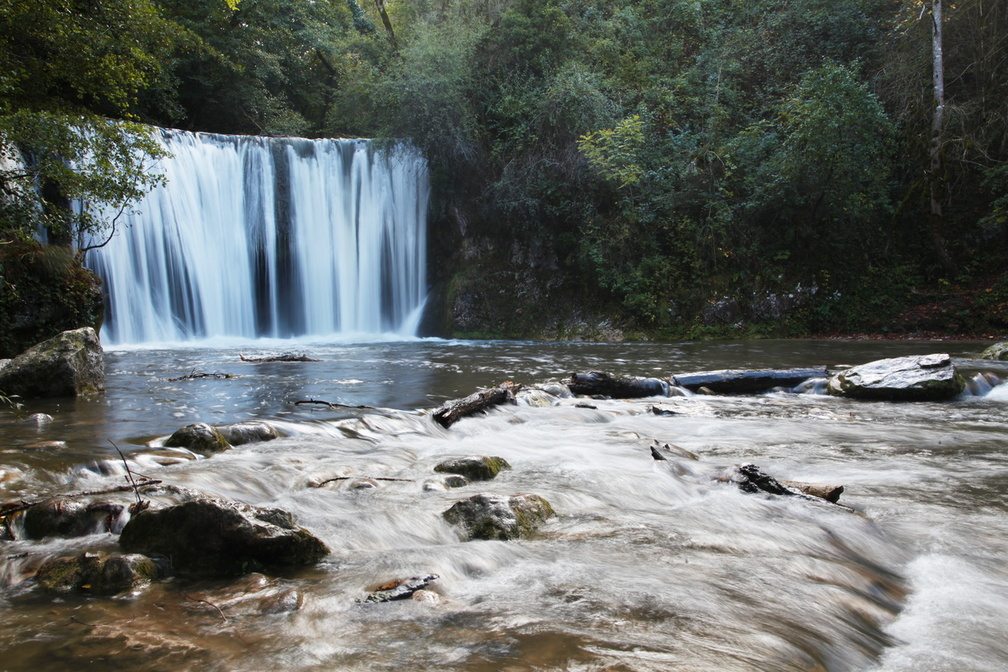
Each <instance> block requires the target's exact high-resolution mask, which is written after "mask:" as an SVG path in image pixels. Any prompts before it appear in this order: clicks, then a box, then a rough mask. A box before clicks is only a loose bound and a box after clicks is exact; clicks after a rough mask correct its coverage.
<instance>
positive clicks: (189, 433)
mask: <svg viewBox="0 0 1008 672" xmlns="http://www.w3.org/2000/svg"><path fill="white" fill-rule="evenodd" d="M164 445H165V447H167V448H188V449H189V450H191V451H193V452H195V453H219V452H221V451H224V450H227V449H228V448H230V447H231V444H230V443H228V440H227V439H226V438H224V435H223V434H221V433H220V432H219V431H218V430H217V428H216V427H211V426H210V425H208V424H206V423H205V422H197V423H195V424H192V425H186V426H185V427H183V428H182V429H179V430H177V431H176V432H175V433H174V434H172V435H171V436H169V437H168V440H167V441H165V444H164Z"/></svg>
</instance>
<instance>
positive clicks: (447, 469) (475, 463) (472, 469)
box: [434, 456, 511, 481]
mask: <svg viewBox="0 0 1008 672" xmlns="http://www.w3.org/2000/svg"><path fill="white" fill-rule="evenodd" d="M510 468H511V465H510V464H508V462H507V460H505V459H504V458H503V457H489V456H483V457H458V458H455V459H451V460H445V461H444V462H442V463H441V464H439V465H437V466H436V467H434V471H436V472H438V473H442V474H459V475H460V476H465V477H466V479H468V480H470V481H490V480H493V479H495V478H497V474H499V473H500V472H501V471H503V470H504V469H510Z"/></svg>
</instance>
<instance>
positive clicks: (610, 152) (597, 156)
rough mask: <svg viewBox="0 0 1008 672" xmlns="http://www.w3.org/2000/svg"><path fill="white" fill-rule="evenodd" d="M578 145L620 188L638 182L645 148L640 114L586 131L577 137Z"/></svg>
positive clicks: (600, 170) (598, 168)
mask: <svg viewBox="0 0 1008 672" xmlns="http://www.w3.org/2000/svg"><path fill="white" fill-rule="evenodd" d="M578 149H580V150H581V152H582V153H583V154H584V155H585V157H586V158H587V159H588V162H589V163H590V164H591V165H592V167H593V168H595V170H597V171H599V173H601V174H602V176H603V177H604V178H606V179H607V180H609V181H610V182H613V183H615V184H616V185H617V186H618V187H619V188H620V189H623V188H625V187H630V186H632V185H635V184H637V183H638V182H640V180H641V176H642V174H643V172H644V169H643V168H641V165H640V163H639V162H638V155H639V154H640V152H641V150H643V149H644V125H643V123H642V122H641V118H640V115H638V114H634V115H631V116H629V117H627V118H625V119H623V120H622V121H620V122H619V123H618V124H616V126H615V127H614V128H604V129H601V130H598V131H592V132H591V133H585V134H584V135H582V136H581V137H580V138H578Z"/></svg>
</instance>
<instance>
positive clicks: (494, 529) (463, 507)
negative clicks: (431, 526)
mask: <svg viewBox="0 0 1008 672" xmlns="http://www.w3.org/2000/svg"><path fill="white" fill-rule="evenodd" d="M555 515H556V512H555V511H554V510H553V507H552V506H551V505H550V503H549V502H547V501H546V500H545V499H544V498H542V497H540V496H539V495H532V494H518V495H512V496H510V497H506V496H500V495H487V494H479V495H474V496H472V497H470V498H469V499H465V500H463V501H461V502H456V503H455V504H453V505H452V507H451V508H450V509H448V510H447V511H445V512H444V513H443V514H442V516H443V517H444V519H445V520H446V521H448V522H449V523H451V524H452V525H457V526H459V527H460V528H461V529H462V531H463V536H464V538H465V539H466V540H474V539H498V540H501V541H506V540H509V539H523V538H528V537H531V536H533V535H534V534H535V533H536V532H537V531H538V530H539V528H540V527H541V526H542V524H543V523H544V522H546V521H547V520H549V519H550V518H552V517H554V516H555Z"/></svg>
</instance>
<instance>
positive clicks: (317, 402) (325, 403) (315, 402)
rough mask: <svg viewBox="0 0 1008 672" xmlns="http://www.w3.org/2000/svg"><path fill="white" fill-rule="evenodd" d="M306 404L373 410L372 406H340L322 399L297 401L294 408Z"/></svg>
mask: <svg viewBox="0 0 1008 672" xmlns="http://www.w3.org/2000/svg"><path fill="white" fill-rule="evenodd" d="M307 404H317V405H319V406H328V407H329V408H366V409H371V410H374V406H364V405H363V404H362V405H358V406H353V405H350V404H340V403H337V402H334V401H326V400H324V399H298V400H297V401H295V402H294V405H295V406H304V405H307Z"/></svg>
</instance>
